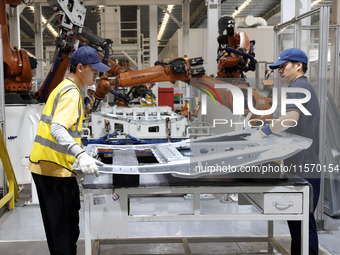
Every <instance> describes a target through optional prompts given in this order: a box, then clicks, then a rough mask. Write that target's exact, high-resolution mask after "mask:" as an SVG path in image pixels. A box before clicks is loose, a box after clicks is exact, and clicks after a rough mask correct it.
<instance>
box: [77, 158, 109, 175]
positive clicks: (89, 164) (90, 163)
mask: <svg viewBox="0 0 340 255" xmlns="http://www.w3.org/2000/svg"><path fill="white" fill-rule="evenodd" d="M77 159H78V161H79V166H80V169H81V171H82V172H83V173H85V174H94V173H95V174H96V176H97V177H98V176H99V171H98V167H97V165H99V166H102V165H103V163H102V162H100V161H98V160H96V159H94V158H92V157H90V156H89V155H87V153H86V152H84V153H81V154H80V155H79V156H78V157H77Z"/></svg>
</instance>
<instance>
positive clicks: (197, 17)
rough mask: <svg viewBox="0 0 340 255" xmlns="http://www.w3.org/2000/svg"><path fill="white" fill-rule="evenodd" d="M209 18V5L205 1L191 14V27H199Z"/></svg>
mask: <svg viewBox="0 0 340 255" xmlns="http://www.w3.org/2000/svg"><path fill="white" fill-rule="evenodd" d="M206 18H207V7H206V6H205V1H202V2H201V4H200V5H199V6H198V7H197V8H196V10H195V11H194V13H193V14H192V15H191V16H190V27H193V28H197V27H199V26H200V25H201V24H202V22H203V21H204V20H205V19H206Z"/></svg>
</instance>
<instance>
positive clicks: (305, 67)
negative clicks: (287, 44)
mask: <svg viewBox="0 0 340 255" xmlns="http://www.w3.org/2000/svg"><path fill="white" fill-rule="evenodd" d="M290 62H292V64H293V65H295V64H296V63H297V62H299V61H290ZM301 64H302V71H303V73H306V72H307V70H308V66H307V64H306V63H303V62H301Z"/></svg>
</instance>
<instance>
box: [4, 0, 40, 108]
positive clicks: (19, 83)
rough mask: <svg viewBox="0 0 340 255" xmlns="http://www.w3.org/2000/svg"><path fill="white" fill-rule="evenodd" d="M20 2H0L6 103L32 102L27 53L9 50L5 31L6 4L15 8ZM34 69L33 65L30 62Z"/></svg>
mask: <svg viewBox="0 0 340 255" xmlns="http://www.w3.org/2000/svg"><path fill="white" fill-rule="evenodd" d="M21 2H22V1H21V0H1V1H0V5H1V6H0V24H1V33H2V45H3V52H4V54H3V62H4V82H5V92H6V94H5V100H6V103H15V104H18V103H22V101H23V99H22V98H26V100H27V101H28V102H32V101H34V99H33V97H31V96H30V93H29V91H30V90H31V89H32V84H31V82H32V67H31V63H30V59H29V57H28V55H27V52H26V51H25V50H24V49H20V50H19V49H18V47H17V46H15V47H14V50H12V49H11V46H10V43H9V36H8V29H7V21H6V19H7V15H6V4H10V5H11V6H12V7H16V6H18V5H20V4H21ZM32 65H33V67H34V64H33V62H32ZM27 98H28V99H27Z"/></svg>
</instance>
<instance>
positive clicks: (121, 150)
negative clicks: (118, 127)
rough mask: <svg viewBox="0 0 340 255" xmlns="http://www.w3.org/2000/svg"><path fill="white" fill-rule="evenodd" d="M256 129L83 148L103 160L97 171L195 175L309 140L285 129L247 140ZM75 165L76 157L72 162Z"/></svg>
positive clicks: (262, 158) (255, 160)
mask: <svg viewBox="0 0 340 255" xmlns="http://www.w3.org/2000/svg"><path fill="white" fill-rule="evenodd" d="M255 131H256V130H242V131H237V132H231V133H226V134H221V135H215V136H211V137H201V138H197V139H188V140H185V141H182V142H178V143H162V144H146V145H105V144H90V145H88V146H87V147H86V152H87V153H88V154H89V155H91V156H93V157H96V158H97V159H98V160H100V161H102V162H104V165H103V166H101V167H99V171H100V172H105V173H112V174H168V173H170V174H172V175H175V176H178V177H186V178H188V177H192V178H196V177H199V176H203V175H210V174H228V173H234V172H235V171H236V172H237V171H239V170H240V168H241V167H245V166H253V165H260V164H263V163H267V162H272V161H275V160H282V159H285V158H287V157H289V156H292V155H294V154H296V153H298V152H300V151H301V150H304V149H306V148H308V147H309V146H310V145H311V144H312V140H311V139H308V138H304V137H300V136H296V135H292V134H289V133H286V132H281V133H279V134H275V135H270V136H269V137H267V138H263V139H261V140H260V141H258V142H251V141H248V137H249V135H250V134H251V133H253V132H255ZM74 167H75V169H76V168H77V161H76V162H75V164H74Z"/></svg>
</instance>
